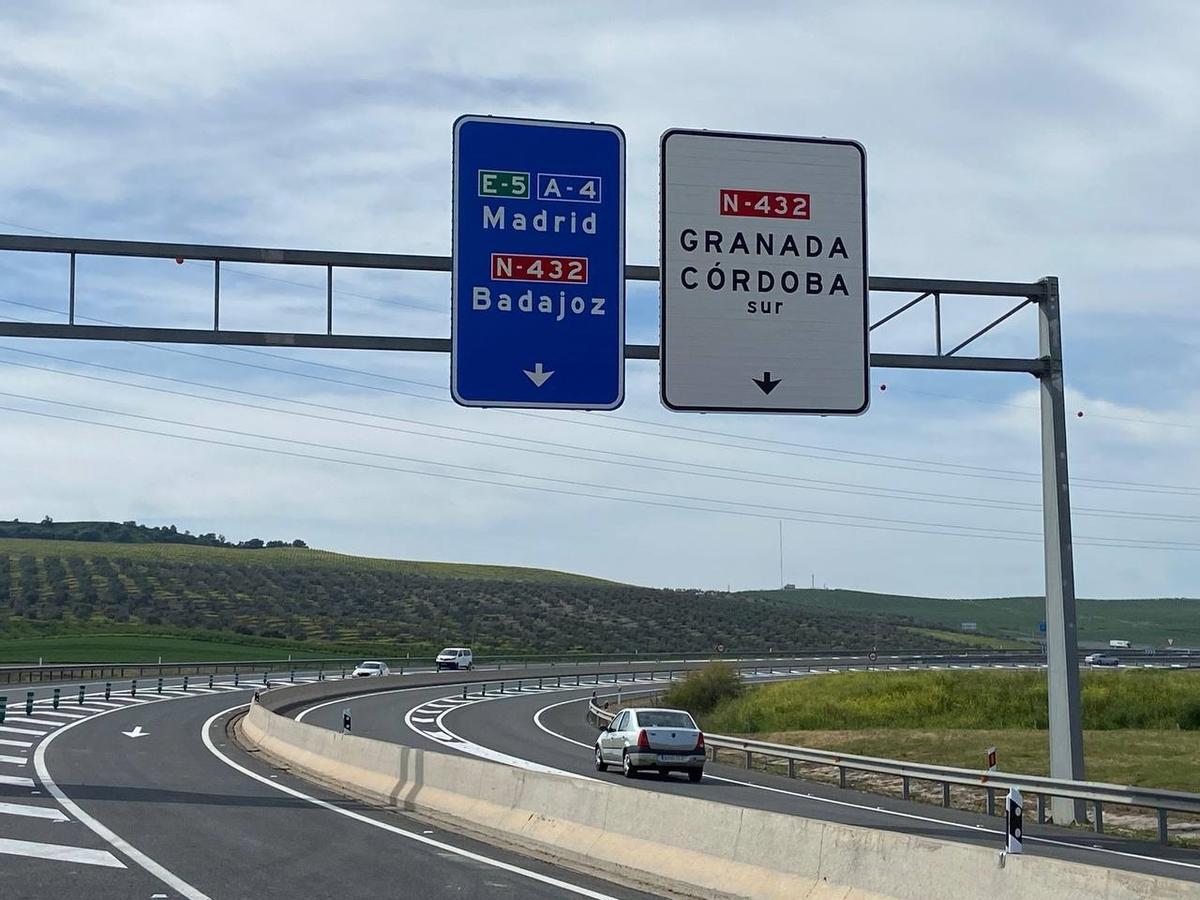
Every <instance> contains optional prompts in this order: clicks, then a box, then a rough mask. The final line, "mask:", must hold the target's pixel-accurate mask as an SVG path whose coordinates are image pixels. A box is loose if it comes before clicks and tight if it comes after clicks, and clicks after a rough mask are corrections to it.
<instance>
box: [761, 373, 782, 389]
mask: <svg viewBox="0 0 1200 900" xmlns="http://www.w3.org/2000/svg"><path fill="white" fill-rule="evenodd" d="M781 380H782V379H780V378H772V377H771V373H770V372H763V377H762V378H755V379H754V383H755V384H757V385H758V386H759V388H761V389H762V392H763V393H764V394H769V393H771V391H773V390H775V385H777V384H779V382H780V381H781Z"/></svg>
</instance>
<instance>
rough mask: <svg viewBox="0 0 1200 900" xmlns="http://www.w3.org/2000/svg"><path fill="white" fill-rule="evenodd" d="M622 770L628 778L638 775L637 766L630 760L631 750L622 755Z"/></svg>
mask: <svg viewBox="0 0 1200 900" xmlns="http://www.w3.org/2000/svg"><path fill="white" fill-rule="evenodd" d="M621 771H622V773H623V774H624V775H625V777H626V778H635V777H637V767H636V766H634V765H633V763H631V762H630V761H629V751H628V750H626V751H625V753H624V754H623V755H622V756H621Z"/></svg>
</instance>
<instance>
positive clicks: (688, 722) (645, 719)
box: [637, 710, 696, 728]
mask: <svg viewBox="0 0 1200 900" xmlns="http://www.w3.org/2000/svg"><path fill="white" fill-rule="evenodd" d="M637 721H638V725H640V726H641V727H642V728H695V727H696V723H695V722H693V721H692V717H691V716H689V715H688V714H687V713H682V712H657V711H653V710H652V711H649V712H640V713H638V714H637Z"/></svg>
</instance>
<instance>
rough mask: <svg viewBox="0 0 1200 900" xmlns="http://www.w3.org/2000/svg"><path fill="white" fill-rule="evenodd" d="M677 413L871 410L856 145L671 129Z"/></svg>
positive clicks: (669, 308) (668, 213)
mask: <svg viewBox="0 0 1200 900" xmlns="http://www.w3.org/2000/svg"><path fill="white" fill-rule="evenodd" d="M661 152H662V169H661V177H662V234H661V251H660V252H661V260H660V262H661V279H662V284H661V294H662V332H661V338H660V340H661V346H660V351H661V360H662V363H661V378H662V401H663V403H664V405H666V406H667V407H668V408H670V409H675V410H690V411H709V412H777V413H811V414H823V415H831V414H857V413H861V412H863V411H865V410H866V408H867V403H868V397H869V394H868V389H867V388H868V376H869V371H868V369H869V360H870V355H869V352H868V345H867V218H866V153H865V151H864V150H863V148H862V146H861V145H860V144H857V143H855V142H853V141H841V140H828V139H824V138H790V137H771V136H761V135H747V134H726V133H721V132H711V131H688V130H682V129H673V130H671V131H668V132H667V133H666V134H664V135H663V137H662V144H661Z"/></svg>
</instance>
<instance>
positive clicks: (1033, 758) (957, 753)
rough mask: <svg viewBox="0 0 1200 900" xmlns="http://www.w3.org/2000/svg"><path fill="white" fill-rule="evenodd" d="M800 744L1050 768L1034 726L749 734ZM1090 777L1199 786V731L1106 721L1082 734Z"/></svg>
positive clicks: (937, 760) (963, 763) (1045, 771)
mask: <svg viewBox="0 0 1200 900" xmlns="http://www.w3.org/2000/svg"><path fill="white" fill-rule="evenodd" d="M755 736H756V737H758V738H759V739H761V740H764V741H772V742H775V743H781V744H794V745H796V746H798V747H815V748H819V749H823V750H840V751H842V752H843V753H857V754H861V755H863V756H878V757H883V758H885V759H905V760H912V761H914V762H926V763H934V764H936V765H943V766H959V767H962V768H966V769H985V768H987V761H986V756H985V754H986V751H987V749H988V748H989V747H995V748H996V755H997V761H998V765H999V768H1000V769H1001V770H1003V771H1006V772H1019V773H1021V774H1023V775H1049V774H1050V747H1049V743H1048V742H1047V739H1046V732H1044V731H1038V730H1034V729H1022V728H1009V729H1004V730H989V729H979V730H955V729H947V730H939V731H928V730H920V729H907V728H887V729H861V730H856V731H784V732H764V733H759V734H756V735H755ZM1083 747H1084V755H1085V764H1086V771H1085V776H1086V777H1087V779H1088V780H1089V781H1105V782H1108V783H1110V784H1136V785H1139V786H1141V787H1150V788H1163V789H1168V790H1180V791H1192V792H1197V791H1200V731H1177V730H1154V729H1132V728H1120V729H1108V730H1103V731H1085V732H1084V735H1083Z"/></svg>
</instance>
